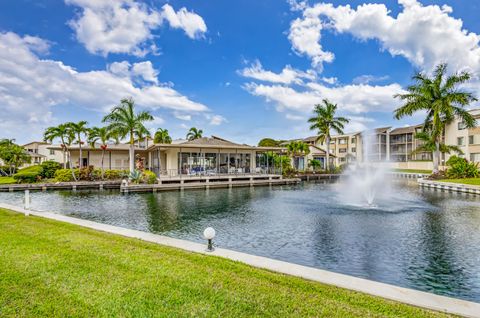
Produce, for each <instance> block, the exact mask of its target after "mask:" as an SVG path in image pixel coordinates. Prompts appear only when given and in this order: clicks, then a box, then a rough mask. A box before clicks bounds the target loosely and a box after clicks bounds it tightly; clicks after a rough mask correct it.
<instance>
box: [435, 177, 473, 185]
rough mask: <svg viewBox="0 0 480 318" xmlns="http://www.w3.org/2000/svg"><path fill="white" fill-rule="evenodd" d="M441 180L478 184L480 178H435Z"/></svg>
mask: <svg viewBox="0 0 480 318" xmlns="http://www.w3.org/2000/svg"><path fill="white" fill-rule="evenodd" d="M436 181H441V182H452V183H461V184H469V185H476V186H480V178H465V179H442V180H436Z"/></svg>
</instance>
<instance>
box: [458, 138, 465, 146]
mask: <svg viewBox="0 0 480 318" xmlns="http://www.w3.org/2000/svg"><path fill="white" fill-rule="evenodd" d="M464 139H465V138H464V137H457V146H463V145H464Z"/></svg>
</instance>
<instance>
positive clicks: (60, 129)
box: [43, 124, 71, 169]
mask: <svg viewBox="0 0 480 318" xmlns="http://www.w3.org/2000/svg"><path fill="white" fill-rule="evenodd" d="M69 136H71V130H70V129H69V127H68V126H67V125H65V124H61V125H58V126H52V127H48V128H47V129H45V132H44V133H43V140H44V141H46V142H49V143H52V142H53V141H54V140H55V139H59V140H60V142H61V145H60V146H61V147H62V158H63V168H64V169H66V168H67V160H66V154H67V152H68V151H69V149H68V148H67V140H68V138H69Z"/></svg>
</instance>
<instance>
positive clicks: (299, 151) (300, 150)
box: [287, 141, 310, 162]
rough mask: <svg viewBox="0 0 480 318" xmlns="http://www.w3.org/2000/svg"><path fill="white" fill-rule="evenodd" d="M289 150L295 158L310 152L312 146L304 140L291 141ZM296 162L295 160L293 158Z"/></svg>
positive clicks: (288, 146)
mask: <svg viewBox="0 0 480 318" xmlns="http://www.w3.org/2000/svg"><path fill="white" fill-rule="evenodd" d="M287 152H288V154H289V155H290V156H291V157H292V159H295V158H296V157H304V156H306V155H308V154H309V153H310V147H309V146H308V145H307V144H306V143H304V142H303V141H291V142H290V143H289V144H288V145H287ZM293 162H295V160H293Z"/></svg>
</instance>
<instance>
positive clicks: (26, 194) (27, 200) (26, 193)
mask: <svg viewBox="0 0 480 318" xmlns="http://www.w3.org/2000/svg"><path fill="white" fill-rule="evenodd" d="M24 203H25V204H24V207H25V216H29V214H30V213H29V212H28V210H29V209H30V190H25V202H24Z"/></svg>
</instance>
